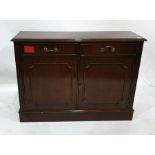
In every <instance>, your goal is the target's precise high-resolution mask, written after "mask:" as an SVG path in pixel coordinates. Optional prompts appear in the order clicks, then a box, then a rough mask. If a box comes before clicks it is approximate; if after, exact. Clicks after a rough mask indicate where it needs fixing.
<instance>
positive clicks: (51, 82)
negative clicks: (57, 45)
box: [23, 57, 77, 110]
mask: <svg viewBox="0 0 155 155" xmlns="http://www.w3.org/2000/svg"><path fill="white" fill-rule="evenodd" d="M76 66H77V65H76V59H75V58H74V57H69V58H62V57H61V58H60V57H59V58H56V57H50V58H39V57H37V58H34V57H33V58H31V57H25V58H24V61H23V70H24V72H23V74H24V75H23V76H24V77H23V79H24V93H25V94H24V106H23V108H24V109H31V110H32V109H35V110H36V109H38V110H40V109H41V110H43V109H44V110H45V109H48V110H50V109H75V105H76V96H75V95H76V87H77V86H76V83H77V82H76V81H77V76H76V74H77V73H76Z"/></svg>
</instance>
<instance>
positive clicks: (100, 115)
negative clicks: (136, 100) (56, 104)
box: [19, 110, 134, 122]
mask: <svg viewBox="0 0 155 155" xmlns="http://www.w3.org/2000/svg"><path fill="white" fill-rule="evenodd" d="M133 111H134V110H130V111H125V110H54V111H33V112H32V111H20V112H19V115H20V121H21V122H50V121H51V122H52V121H102V120H132V116H133Z"/></svg>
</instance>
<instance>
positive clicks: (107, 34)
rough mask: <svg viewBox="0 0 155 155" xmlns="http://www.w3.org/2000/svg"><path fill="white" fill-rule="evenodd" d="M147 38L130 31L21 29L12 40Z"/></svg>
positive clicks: (139, 39)
mask: <svg viewBox="0 0 155 155" xmlns="http://www.w3.org/2000/svg"><path fill="white" fill-rule="evenodd" d="M145 40H146V39H145V38H143V37H141V36H139V35H137V34H135V33H133V32H130V31H91V32H89V31H87V32H80V31H79V32H78V31H77V32H74V31H73V32H46V31H21V32H19V33H18V34H17V35H16V36H15V37H14V38H13V39H12V41H20V42H23V41H31V42H33V41H34V42H35V41H36V42H47V41H49V42H75V41H83V42H91V41H145Z"/></svg>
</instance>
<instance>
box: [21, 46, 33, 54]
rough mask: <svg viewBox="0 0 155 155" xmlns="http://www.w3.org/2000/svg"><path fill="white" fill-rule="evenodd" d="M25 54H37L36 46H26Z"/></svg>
mask: <svg viewBox="0 0 155 155" xmlns="http://www.w3.org/2000/svg"><path fill="white" fill-rule="evenodd" d="M24 53H35V48H34V46H24Z"/></svg>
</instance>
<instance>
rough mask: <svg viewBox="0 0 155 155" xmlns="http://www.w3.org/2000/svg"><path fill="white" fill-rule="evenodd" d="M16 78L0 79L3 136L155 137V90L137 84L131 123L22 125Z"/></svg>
mask: <svg viewBox="0 0 155 155" xmlns="http://www.w3.org/2000/svg"><path fill="white" fill-rule="evenodd" d="M15 81H16V80H15V79H12V80H10V79H9V78H8V79H7V78H4V79H3V78H1V79H0V134H9V135H10V134H76V135H77V134H82V135H83V134H87V135H88V134H119V135H120V134H155V93H154V92H155V87H154V86H152V85H151V84H149V83H148V82H147V81H146V82H145V81H143V82H139V81H138V84H137V91H136V96H135V101H134V109H135V113H134V117H133V120H132V121H89V122H87V121H84V122H48V123H47V122H46V123H20V122H19V117H18V109H19V102H18V92H17V91H18V90H17V84H16V82H15Z"/></svg>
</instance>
